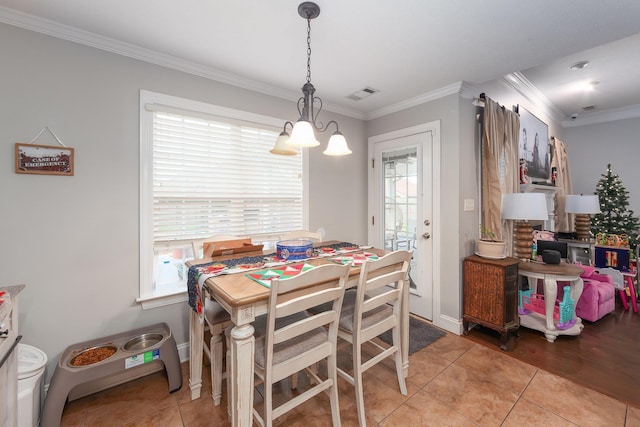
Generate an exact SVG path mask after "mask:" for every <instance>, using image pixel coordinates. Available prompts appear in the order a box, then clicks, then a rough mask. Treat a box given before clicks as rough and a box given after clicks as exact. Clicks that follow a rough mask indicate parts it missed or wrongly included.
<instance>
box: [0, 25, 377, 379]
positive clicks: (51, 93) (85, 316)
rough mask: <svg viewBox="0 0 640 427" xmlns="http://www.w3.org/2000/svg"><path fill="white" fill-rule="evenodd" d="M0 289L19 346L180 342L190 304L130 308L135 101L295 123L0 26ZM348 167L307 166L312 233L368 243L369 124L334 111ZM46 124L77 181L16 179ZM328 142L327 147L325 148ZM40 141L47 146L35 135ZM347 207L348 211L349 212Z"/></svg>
mask: <svg viewBox="0 0 640 427" xmlns="http://www.w3.org/2000/svg"><path fill="white" fill-rule="evenodd" d="M0 57H1V58H2V65H1V66H0V99H1V100H2V102H0V129H2V140H1V142H0V148H1V150H2V153H3V155H2V156H0V159H2V164H1V165H2V167H0V200H1V202H0V218H1V221H0V236H2V245H0V284H1V285H2V286H4V285H11V284H19V283H25V284H26V285H27V287H26V289H25V290H24V291H23V292H22V294H21V296H20V316H19V323H20V332H21V334H22V335H23V336H24V338H23V342H24V343H26V344H30V345H33V346H36V347H38V348H40V349H42V350H43V351H45V352H46V354H47V356H48V357H49V369H48V376H50V375H51V374H52V373H53V366H54V364H55V363H56V361H57V359H58V357H59V355H60V353H61V352H62V351H63V350H64V349H65V348H66V347H67V346H68V345H71V344H73V343H77V342H81V341H85V340H88V339H92V338H98V337H101V336H105V335H108V334H112V333H117V332H122V331H126V330H129V329H132V328H135V327H140V326H144V325H149V324H152V323H156V322H167V323H168V324H169V326H170V327H171V329H172V331H173V333H174V335H175V337H176V341H177V343H178V345H179V346H181V345H183V344H185V343H187V342H188V317H187V314H188V312H187V305H186V303H184V304H174V305H170V306H165V307H161V308H156V309H150V310H142V309H141V308H140V306H139V305H138V304H137V303H136V302H135V299H136V298H137V297H138V275H139V268H138V263H139V255H138V243H139V242H138V221H139V220H138V176H139V117H138V116H139V114H138V108H139V107H138V105H139V91H140V89H147V90H151V91H155V92H160V93H166V94H169V95H174V96H180V97H184V98H188V99H193V100H198V101H203V102H208V103H212V104H217V105H222V106H225V107H229V108H235V109H239V110H245V111H250V112H253V113H258V114H264V115H268V116H272V117H282V118H284V119H288V120H292V119H295V118H296V114H297V109H296V106H295V101H296V99H293V100H291V101H287V100H282V99H279V98H274V97H269V96H266V95H262V94H258V93H255V92H251V91H247V90H242V89H239V88H237V87H232V86H228V85H224V84H221V83H217V82H213V81H211V80H208V79H204V78H200V77H196V76H193V75H190V74H186V73H182V72H178V71H174V70H170V69H166V68H162V67H159V66H155V65H152V64H148V63H144V62H140V61H137V60H134V59H130V58H125V57H122V56H118V55H115V54H111V53H107V52H104V51H101V50H97V49H94V48H90V47H86V46H82V45H78V44H75V43H72V42H67V41H63V40H60V39H56V38H53V37H49V36H45V35H42V34H39V33H35V32H30V31H27V30H22V29H18V28H15V27H12V26H9V25H5V24H0ZM322 119H323V120H324V121H325V122H326V121H329V120H331V119H336V120H337V121H338V122H339V123H340V130H341V131H342V132H343V133H344V135H345V136H346V137H347V139H348V141H349V144H350V147H351V149H352V150H353V152H354V153H353V155H351V156H348V157H345V158H330V157H328V156H323V155H322V154H321V152H322V149H320V148H317V149H315V150H313V151H312V152H311V158H310V193H311V198H310V224H309V226H310V228H311V229H316V228H318V227H324V228H325V229H326V231H327V233H326V238H327V239H344V240H349V241H352V242H358V243H359V242H363V243H364V242H366V238H367V234H366V226H365V223H364V221H363V218H365V217H366V206H367V202H366V200H367V182H366V179H367V178H366V168H365V166H366V151H367V145H366V137H365V133H364V123H363V122H362V121H360V120H355V119H352V118H348V117H343V116H338V115H335V114H331V113H329V112H323V113H322ZM45 125H48V126H50V127H51V129H53V131H54V132H55V133H56V134H57V135H58V137H59V138H60V139H61V140H62V141H63V142H64V143H65V144H66V145H67V146H69V147H73V148H75V176H73V177H67V176H51V175H42V176H40V175H18V174H15V173H14V155H13V150H14V143H15V142H30V141H31V139H32V138H33V137H34V136H35V135H36V133H37V132H38V131H39V130H40V129H42V127H43V126H45ZM327 138H328V136H327V135H322V140H321V142H322V143H323V144H326V140H327ZM37 143H40V144H45V145H56V144H57V143H56V142H55V140H54V139H53V137H51V136H50V135H47V134H43V136H42V137H41V138H39V139H38V140H37ZM345 206H348V209H344V207H345Z"/></svg>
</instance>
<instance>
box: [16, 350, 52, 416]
mask: <svg viewBox="0 0 640 427" xmlns="http://www.w3.org/2000/svg"><path fill="white" fill-rule="evenodd" d="M46 366H47V355H46V354H45V353H44V352H43V351H42V350H40V349H39V348H36V347H32V346H30V345H26V344H18V425H19V426H20V427H23V426H24V427H32V426H33V427H35V426H37V425H38V423H39V422H40V410H41V409H42V397H43V396H42V395H43V394H44V393H43V392H44V387H43V384H42V374H44V370H45V368H46Z"/></svg>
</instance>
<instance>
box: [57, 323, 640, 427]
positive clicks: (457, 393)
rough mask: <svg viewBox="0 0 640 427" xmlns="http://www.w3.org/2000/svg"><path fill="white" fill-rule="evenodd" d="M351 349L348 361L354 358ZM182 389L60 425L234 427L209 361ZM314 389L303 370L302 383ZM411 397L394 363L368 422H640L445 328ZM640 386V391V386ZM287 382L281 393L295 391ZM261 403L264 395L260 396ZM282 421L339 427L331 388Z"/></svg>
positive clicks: (413, 362)
mask: <svg viewBox="0 0 640 427" xmlns="http://www.w3.org/2000/svg"><path fill="white" fill-rule="evenodd" d="M348 357H349V355H348V354H347V355H343V356H342V357H341V358H340V361H339V362H340V363H341V365H342V364H344V363H348ZM182 371H183V375H184V382H183V386H182V389H180V390H179V391H178V392H176V393H173V394H169V393H168V390H167V381H166V377H165V375H164V373H163V372H158V373H155V374H152V375H149V376H147V377H144V378H141V379H138V380H135V381H131V382H129V383H126V384H123V385H120V386H117V387H114V388H112V389H109V390H105V391H103V392H100V393H96V394H93V395H91V396H87V397H85V398H82V399H79V400H75V401H73V402H70V403H67V405H66V407H65V410H64V413H63V417H62V423H61V425H62V426H66V427H70V426H87V427H95V426H154V427H155V426H161V427H165V426H166V427H173V426H185V427H195V426H227V425H229V422H228V420H227V415H226V400H225V398H224V396H223V401H222V404H221V405H220V406H218V407H214V406H213V403H212V400H211V398H210V393H211V381H210V378H209V367H208V364H206V363H205V369H204V375H203V383H204V386H203V389H202V396H201V398H200V399H197V400H194V401H191V400H190V392H189V387H188V376H189V364H188V362H185V363H183V364H182ZM305 385H306V381H305V376H304V375H301V376H300V384H299V389H304V387H305ZM407 389H408V395H407V396H402V395H401V394H400V391H399V388H398V385H397V379H396V377H395V372H394V369H393V364H392V363H388V364H387V363H386V361H385V363H384V364H382V365H377V366H376V367H374V368H372V369H371V370H369V371H368V372H367V375H366V376H365V383H364V392H365V406H366V411H367V417H368V420H367V424H368V425H369V426H384V427H387V426H585V427H586V426H606V427H615V426H620V427H632V426H638V427H640V408H635V407H632V406H628V405H626V404H625V403H623V402H620V401H617V400H614V399H612V398H610V397H607V396H605V395H602V394H600V393H597V392H594V391H592V390H590V389H587V388H584V387H582V386H579V385H577V384H575V383H572V382H570V381H568V380H565V379H563V378H561V377H558V376H555V375H551V374H549V373H547V372H545V371H542V370H540V369H537V368H535V367H533V366H530V365H528V364H526V363H523V362H520V361H518V360H516V359H513V358H511V357H509V356H506V355H504V354H503V353H502V352H501V351H500V350H499V349H496V350H492V349H490V348H487V347H484V346H482V345H479V344H475V343H473V342H471V341H469V340H467V339H465V338H463V337H459V336H456V335H453V334H447V335H446V336H445V337H443V338H441V339H439V340H438V341H436V342H435V343H433V344H431V345H430V346H428V347H426V348H424V349H422V350H420V351H419V352H416V353H415V354H413V355H412V356H410V368H409V377H408V378H407ZM639 390H640V388H639ZM293 392H295V391H291V390H289V387H288V384H282V385H281V387H280V389H279V390H278V391H277V395H278V396H279V399H286V398H287V396H289V395H290V393H293ZM339 393H340V412H341V420H342V425H343V426H357V425H358V420H357V415H356V410H355V400H354V396H353V388H352V387H351V386H350V385H349V384H348V383H347V382H346V381H344V380H342V379H340V383H339ZM254 400H255V402H256V405H257V406H259V404H260V402H261V400H260V395H259V393H258V392H256V398H255V399H254ZM275 425H278V426H304V427H314V426H328V425H331V415H330V408H329V399H328V397H326V396H325V395H324V394H321V395H320V396H318V397H316V398H314V399H312V400H310V401H308V402H306V403H305V404H303V405H302V406H300V407H298V408H296V409H294V410H293V411H292V412H289V413H287V414H285V415H284V416H282V417H281V418H279V419H278V420H277V421H276V423H275Z"/></svg>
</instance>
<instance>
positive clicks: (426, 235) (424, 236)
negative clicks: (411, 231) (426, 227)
mask: <svg viewBox="0 0 640 427" xmlns="http://www.w3.org/2000/svg"><path fill="white" fill-rule="evenodd" d="M422 237H423V238H424V239H428V238H430V237H431V234H429V233H424V234H423V235H422Z"/></svg>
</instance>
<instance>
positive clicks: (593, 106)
mask: <svg viewBox="0 0 640 427" xmlns="http://www.w3.org/2000/svg"><path fill="white" fill-rule="evenodd" d="M582 109H583V110H584V111H593V110H595V109H596V106H595V105H587V106H586V107H582Z"/></svg>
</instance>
